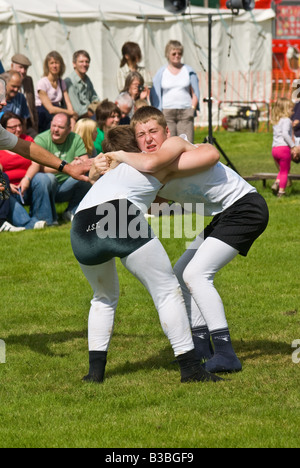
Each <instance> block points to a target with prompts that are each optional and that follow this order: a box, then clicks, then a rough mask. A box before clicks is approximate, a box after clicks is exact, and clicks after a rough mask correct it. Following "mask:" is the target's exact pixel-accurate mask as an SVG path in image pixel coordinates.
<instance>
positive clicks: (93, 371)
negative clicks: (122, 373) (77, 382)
mask: <svg viewBox="0 0 300 468" xmlns="http://www.w3.org/2000/svg"><path fill="white" fill-rule="evenodd" d="M106 360H107V351H89V364H90V368H89V373H88V375H86V376H85V377H84V378H83V380H87V381H93V382H99V383H101V382H103V380H104V373H105V366H106Z"/></svg>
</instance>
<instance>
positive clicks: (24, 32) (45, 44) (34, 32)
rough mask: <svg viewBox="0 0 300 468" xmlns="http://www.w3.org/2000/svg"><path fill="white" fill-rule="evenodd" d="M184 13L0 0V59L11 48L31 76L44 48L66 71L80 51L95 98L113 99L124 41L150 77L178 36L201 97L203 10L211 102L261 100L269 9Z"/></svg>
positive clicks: (145, 6)
mask: <svg viewBox="0 0 300 468" xmlns="http://www.w3.org/2000/svg"><path fill="white" fill-rule="evenodd" d="M186 13H187V14H186V15H184V16H182V15H173V14H170V13H168V12H167V11H166V10H165V9H164V5H163V0H109V1H108V0H64V2H58V0H47V1H46V2H45V1H42V0H0V59H1V60H2V63H3V65H4V68H5V69H8V68H10V63H11V57H12V56H13V55H14V54H15V53H17V52H19V53H23V54H25V55H26V56H27V57H29V58H30V60H31V62H32V64H33V65H32V67H31V68H30V69H29V71H30V75H31V76H32V77H33V80H34V82H36V81H37V80H38V79H39V78H40V77H41V75H42V70H43V66H42V64H43V60H44V58H45V56H46V55H47V53H48V52H49V51H50V50H57V51H58V52H60V53H61V55H62V56H63V58H64V61H65V63H66V67H67V71H66V75H65V76H67V75H68V74H69V73H70V72H71V71H72V55H73V52H74V51H76V50H78V49H86V50H87V51H88V52H89V53H90V55H91V58H92V62H91V67H90V70H89V76H90V78H91V79H92V81H93V83H94V85H95V88H96V90H97V92H98V94H99V96H100V97H101V98H106V97H107V98H109V99H112V100H113V99H114V98H115V97H116V95H117V87H116V79H115V77H116V70H117V68H118V67H119V63H120V56H121V47H122V45H123V43H124V42H126V41H128V40H130V41H134V42H137V43H139V45H140V46H141V49H142V52H143V61H144V65H145V66H146V67H147V68H148V69H149V71H150V73H151V74H152V75H154V74H155V72H156V71H157V69H158V68H159V67H160V66H161V65H162V64H164V63H165V58H164V48H165V44H166V43H167V42H168V41H169V40H170V39H177V40H179V41H180V42H182V44H183V45H184V48H185V52H184V61H185V63H187V64H189V65H191V66H192V67H193V68H194V69H195V70H196V71H197V72H198V74H199V78H200V86H201V93H202V97H205V96H207V67H208V16H207V15H208V13H214V16H213V28H212V52H213V53H212V69H213V83H212V84H213V96H214V98H215V99H216V102H217V101H221V100H226V99H227V100H228V99H229V100H232V99H234V100H239V101H240V100H242V101H245V100H248V101H249V100H251V101H252V100H258V101H262V100H267V101H268V100H269V99H270V96H271V87H272V79H271V73H272V20H273V18H274V12H273V10H253V11H252V12H244V11H240V14H239V15H238V16H233V15H231V14H230V11H229V10H222V11H219V10H207V9H203V8H199V7H194V6H192V7H191V8H190V9H188V10H187V12H186ZM189 13H191V15H190V14H189ZM229 50H230V54H229ZM228 55H229V57H228ZM201 107H202V112H201V114H200V118H199V119H200V120H201V119H205V118H206V105H204V104H202V105H201ZM199 122H200V121H199ZM200 123H201V122H200Z"/></svg>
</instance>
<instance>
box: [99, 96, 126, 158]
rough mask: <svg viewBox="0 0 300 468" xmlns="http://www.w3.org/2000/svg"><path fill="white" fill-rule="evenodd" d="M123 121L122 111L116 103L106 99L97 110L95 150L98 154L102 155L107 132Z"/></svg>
mask: <svg viewBox="0 0 300 468" xmlns="http://www.w3.org/2000/svg"><path fill="white" fill-rule="evenodd" d="M120 119H121V111H120V109H119V107H118V106H117V105H116V104H115V103H114V102H111V101H109V100H108V99H105V100H104V101H102V102H101V103H100V104H99V106H98V107H97V109H96V121H97V125H98V128H97V138H96V141H95V148H96V150H97V154H99V153H102V141H103V140H104V137H105V134H106V132H107V131H108V130H109V129H110V128H113V127H116V126H117V125H119V123H120Z"/></svg>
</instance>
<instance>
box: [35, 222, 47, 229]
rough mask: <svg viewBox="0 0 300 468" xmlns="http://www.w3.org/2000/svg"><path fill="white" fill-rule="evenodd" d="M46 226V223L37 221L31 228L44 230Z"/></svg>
mask: <svg viewBox="0 0 300 468" xmlns="http://www.w3.org/2000/svg"><path fill="white" fill-rule="evenodd" d="M46 226H47V223H46V221H37V222H36V223H35V225H34V226H33V229H45V227H46Z"/></svg>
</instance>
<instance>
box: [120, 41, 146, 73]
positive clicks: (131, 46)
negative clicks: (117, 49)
mask: <svg viewBox="0 0 300 468" xmlns="http://www.w3.org/2000/svg"><path fill="white" fill-rule="evenodd" d="M125 55H129V59H130V61H131V62H136V63H138V62H140V61H141V60H142V52H141V49H140V46H139V45H138V44H137V43H136V42H125V44H124V45H123V47H122V60H121V63H120V68H122V67H124V65H125V64H126V63H127V58H126V57H125Z"/></svg>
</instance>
